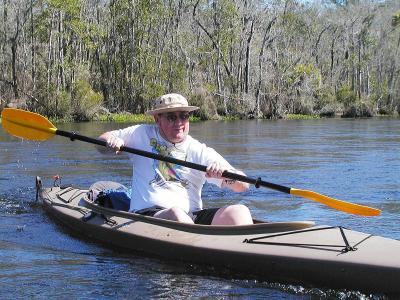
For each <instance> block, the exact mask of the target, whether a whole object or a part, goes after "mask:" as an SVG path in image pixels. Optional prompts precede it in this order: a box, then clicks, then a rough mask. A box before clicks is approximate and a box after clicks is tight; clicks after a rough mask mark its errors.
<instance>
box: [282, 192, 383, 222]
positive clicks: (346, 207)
mask: <svg viewBox="0 0 400 300" xmlns="http://www.w3.org/2000/svg"><path fill="white" fill-rule="evenodd" d="M290 194H291V195H295V196H299V197H303V198H307V199H310V200H314V201H317V202H319V203H323V204H325V205H327V206H329V207H332V208H334V209H337V210H341V211H344V212H346V213H349V214H355V215H361V216H378V215H380V213H381V211H380V210H379V209H377V208H372V207H368V206H364V205H359V204H354V203H350V202H346V201H342V200H338V199H334V198H330V197H328V196H325V195H321V194H319V193H316V192H313V191H308V190H298V189H293V188H291V189H290Z"/></svg>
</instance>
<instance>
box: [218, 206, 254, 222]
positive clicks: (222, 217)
mask: <svg viewBox="0 0 400 300" xmlns="http://www.w3.org/2000/svg"><path fill="white" fill-rule="evenodd" d="M248 224H253V218H252V217H251V213H250V211H249V209H248V208H247V206H245V205H241V204H235V205H229V206H225V207H222V208H220V209H219V210H218V211H217V212H216V213H215V216H214V218H213V220H212V223H211V225H248Z"/></svg>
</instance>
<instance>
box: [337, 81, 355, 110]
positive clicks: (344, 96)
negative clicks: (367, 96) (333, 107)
mask: <svg viewBox="0 0 400 300" xmlns="http://www.w3.org/2000/svg"><path fill="white" fill-rule="evenodd" d="M336 100H337V101H338V102H339V103H342V104H343V105H344V107H348V106H350V105H351V104H354V103H355V102H356V100H357V95H356V93H355V92H354V91H353V90H352V89H351V88H350V86H348V85H343V86H342V87H341V88H340V89H339V90H338V91H337V92H336Z"/></svg>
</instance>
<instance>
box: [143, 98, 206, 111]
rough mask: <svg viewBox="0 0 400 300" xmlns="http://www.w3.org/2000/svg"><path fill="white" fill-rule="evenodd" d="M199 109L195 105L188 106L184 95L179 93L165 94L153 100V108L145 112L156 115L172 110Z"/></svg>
mask: <svg viewBox="0 0 400 300" xmlns="http://www.w3.org/2000/svg"><path fill="white" fill-rule="evenodd" d="M197 109H199V108H198V107H197V106H190V105H189V103H188V101H187V100H186V98H185V97H183V96H182V95H179V94H166V95H163V96H161V97H159V98H157V99H156V100H154V102H153V109H152V110H148V111H147V112H146V114H148V115H153V116H154V115H156V114H160V113H166V112H173V111H194V110H197Z"/></svg>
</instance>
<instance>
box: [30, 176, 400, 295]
mask: <svg viewBox="0 0 400 300" xmlns="http://www.w3.org/2000/svg"><path fill="white" fill-rule="evenodd" d="M36 189H37V199H38V200H40V201H41V203H42V205H43V207H44V209H45V211H46V212H47V213H48V214H49V215H50V216H51V217H53V218H55V219H56V220H57V221H59V222H61V223H62V224H63V225H65V226H68V227H69V228H70V229H72V230H74V231H76V232H78V233H80V234H82V235H84V236H86V237H89V238H91V239H94V240H96V241H99V242H103V243H106V244H108V245H112V246H116V247H121V248H125V249H129V250H133V251H135V252H141V253H145V254H149V255H156V256H158V257H163V258H167V259H172V260H181V261H186V262H190V263H196V264H202V265H209V266H212V267H213V268H218V267H220V268H221V269H229V270H232V271H233V272H235V273H240V274H244V275H248V276H250V277H252V278H254V277H257V278H260V279H262V280H263V281H270V282H279V283H290V284H301V285H305V286H313V287H327V288H338V289H350V290H357V291H362V292H368V293H371V292H372V293H375V292H376V293H384V294H388V295H400V284H399V279H400V255H399V253H400V241H398V240H394V239H389V238H384V237H380V236H374V235H371V234H367V233H363V232H358V231H354V230H350V229H346V228H343V227H341V226H328V225H316V224H315V223H314V222H312V221H290V222H266V221H259V220H254V224H252V225H243V226H212V225H196V224H183V223H178V222H174V221H169V220H163V219H158V218H154V217H148V216H143V215H139V214H135V213H131V212H126V211H120V210H115V209H110V208H106V207H103V206H100V205H98V204H96V203H95V202H93V201H91V200H90V197H89V196H88V192H89V190H88V189H83V188H78V187H73V186H58V185H54V186H52V187H47V188H46V187H43V185H42V181H41V179H40V178H39V177H37V178H36Z"/></svg>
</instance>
